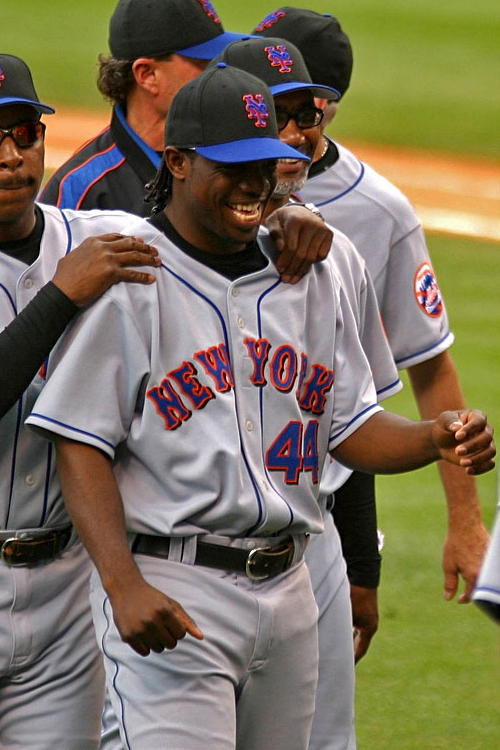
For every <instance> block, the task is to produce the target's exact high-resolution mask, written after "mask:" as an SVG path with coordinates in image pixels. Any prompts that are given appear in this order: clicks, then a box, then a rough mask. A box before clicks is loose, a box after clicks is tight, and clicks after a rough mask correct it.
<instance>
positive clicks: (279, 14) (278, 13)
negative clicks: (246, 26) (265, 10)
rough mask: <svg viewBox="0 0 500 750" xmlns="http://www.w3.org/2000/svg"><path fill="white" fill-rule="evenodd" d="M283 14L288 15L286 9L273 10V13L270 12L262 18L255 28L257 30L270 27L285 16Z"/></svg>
mask: <svg viewBox="0 0 500 750" xmlns="http://www.w3.org/2000/svg"><path fill="white" fill-rule="evenodd" d="M283 16H286V13H285V11H284V10H273V11H272V13H269V15H267V16H266V17H265V18H263V19H262V21H261V22H260V23H259V25H258V26H257V27H256V28H255V31H264V29H270V28H271V27H272V26H274V24H275V23H276V22H277V21H279V19H280V18H283Z"/></svg>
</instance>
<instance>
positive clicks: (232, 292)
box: [231, 286, 240, 297]
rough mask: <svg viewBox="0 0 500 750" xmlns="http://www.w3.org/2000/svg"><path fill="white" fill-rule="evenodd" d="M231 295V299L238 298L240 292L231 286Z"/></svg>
mask: <svg viewBox="0 0 500 750" xmlns="http://www.w3.org/2000/svg"><path fill="white" fill-rule="evenodd" d="M231 294H232V295H233V297H239V296H240V290H239V289H238V287H236V286H233V288H232V289H231Z"/></svg>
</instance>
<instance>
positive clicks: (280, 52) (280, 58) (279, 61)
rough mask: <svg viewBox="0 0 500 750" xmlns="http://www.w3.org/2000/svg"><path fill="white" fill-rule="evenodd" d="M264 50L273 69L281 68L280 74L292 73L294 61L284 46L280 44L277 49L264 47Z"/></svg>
mask: <svg viewBox="0 0 500 750" xmlns="http://www.w3.org/2000/svg"><path fill="white" fill-rule="evenodd" d="M264 50H265V52H267V59H268V60H269V62H270V63H271V65H272V67H273V68H279V72H280V73H291V72H292V66H293V60H292V58H291V57H290V53H289V51H288V50H287V48H286V47H285V46H284V45H283V44H278V46H277V47H264Z"/></svg>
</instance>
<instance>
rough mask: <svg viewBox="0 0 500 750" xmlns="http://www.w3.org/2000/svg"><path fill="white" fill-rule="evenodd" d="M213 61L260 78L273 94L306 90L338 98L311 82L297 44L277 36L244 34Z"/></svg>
mask: <svg viewBox="0 0 500 750" xmlns="http://www.w3.org/2000/svg"><path fill="white" fill-rule="evenodd" d="M217 62H225V63H227V65H232V66H234V67H236V68H241V69H242V70H246V71H247V72H248V73H252V75H254V76H257V78H261V79H262V80H263V81H264V83H266V84H267V85H268V86H269V89H270V91H271V94H272V95H273V96H277V95H278V94H286V93H288V92H291V91H299V90H300V89H308V90H309V91H311V93H312V95H313V96H317V97H320V98H322V99H330V100H333V101H337V100H338V99H340V92H339V91H338V90H337V89H335V88H333V87H331V86H326V85H325V86H323V85H318V84H316V83H313V81H312V79H311V76H310V75H309V71H308V70H307V67H306V64H305V62H304V58H303V57H302V55H301V53H300V52H299V50H298V49H297V47H296V46H295V45H294V44H291V43H290V42H287V41H285V40H284V39H280V38H278V37H268V38H265V39H262V38H259V37H250V36H247V37H246V38H245V39H240V40H238V41H235V42H232V43H231V44H229V45H228V46H227V47H226V48H225V49H224V51H223V52H221V53H220V55H218V56H217V57H216V58H215V59H214V60H213V61H212V63H211V65H214V64H216V63H217Z"/></svg>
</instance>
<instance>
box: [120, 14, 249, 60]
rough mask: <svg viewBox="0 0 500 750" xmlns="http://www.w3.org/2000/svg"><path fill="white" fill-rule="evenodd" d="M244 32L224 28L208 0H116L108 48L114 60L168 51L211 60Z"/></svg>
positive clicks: (163, 53) (160, 53) (134, 58)
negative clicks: (117, 0) (239, 32)
mask: <svg viewBox="0 0 500 750" xmlns="http://www.w3.org/2000/svg"><path fill="white" fill-rule="evenodd" d="M244 36H248V35H247V34H238V33H236V32H232V31H224V27H223V25H222V23H221V20H220V18H219V16H218V15H217V11H216V10H215V8H214V6H213V5H212V3H211V2H209V0H147V2H146V1H145V0H120V1H119V3H118V5H117V6H116V8H115V10H114V13H113V15H112V16H111V20H110V24H109V48H110V50H111V54H112V55H113V57H114V58H116V59H117V60H137V59H138V58H139V57H163V56H164V55H169V54H172V53H176V54H177V55H182V56H183V57H192V58H196V59H199V60H211V59H212V58H213V57H215V56H216V55H218V54H219V53H220V52H222V50H223V49H224V47H225V46H226V45H227V44H230V43H231V42H234V41H235V40H237V39H241V38H242V37H244Z"/></svg>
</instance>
